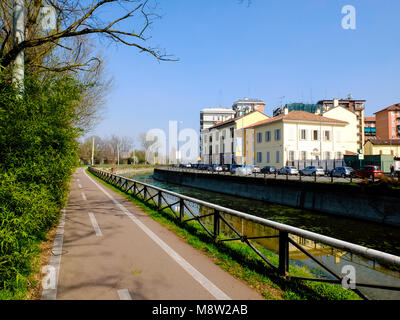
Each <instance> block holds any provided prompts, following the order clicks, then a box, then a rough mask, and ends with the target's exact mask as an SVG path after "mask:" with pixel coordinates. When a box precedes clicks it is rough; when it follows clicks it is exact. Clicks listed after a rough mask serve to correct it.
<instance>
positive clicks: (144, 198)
mask: <svg viewBox="0 0 400 320" xmlns="http://www.w3.org/2000/svg"><path fill="white" fill-rule="evenodd" d="M146 194H147V188H146V186H144V188H143V200H144V201H146Z"/></svg>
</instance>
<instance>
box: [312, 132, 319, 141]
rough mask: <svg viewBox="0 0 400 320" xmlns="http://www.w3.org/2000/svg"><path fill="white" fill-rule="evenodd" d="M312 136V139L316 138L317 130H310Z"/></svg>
mask: <svg viewBox="0 0 400 320" xmlns="http://www.w3.org/2000/svg"><path fill="white" fill-rule="evenodd" d="M312 137H313V140H318V130H313V131H312Z"/></svg>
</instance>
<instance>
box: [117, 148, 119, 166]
mask: <svg viewBox="0 0 400 320" xmlns="http://www.w3.org/2000/svg"><path fill="white" fill-rule="evenodd" d="M117 163H118V165H119V143H118V144H117Z"/></svg>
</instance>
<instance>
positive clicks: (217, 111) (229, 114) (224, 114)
mask: <svg viewBox="0 0 400 320" xmlns="http://www.w3.org/2000/svg"><path fill="white" fill-rule="evenodd" d="M234 116H235V111H234V110H233V109H232V108H206V109H203V110H201V111H200V131H201V130H203V129H208V128H210V127H212V126H214V125H215V124H216V123H217V122H222V121H225V120H228V119H231V118H233V117H234Z"/></svg>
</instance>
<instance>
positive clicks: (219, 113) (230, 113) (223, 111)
mask: <svg viewBox="0 0 400 320" xmlns="http://www.w3.org/2000/svg"><path fill="white" fill-rule="evenodd" d="M235 114H236V111H234V110H233V109H232V108H221V107H218V108H206V109H203V110H201V111H200V157H201V155H202V153H203V150H202V140H201V139H202V132H203V130H207V129H208V128H210V127H213V126H215V125H216V123H217V122H223V121H226V120H228V119H232V118H233V117H235Z"/></svg>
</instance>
